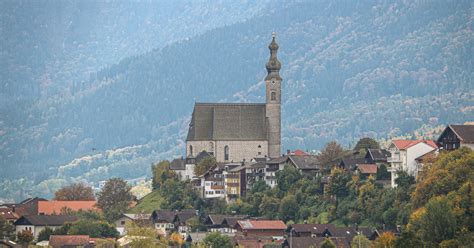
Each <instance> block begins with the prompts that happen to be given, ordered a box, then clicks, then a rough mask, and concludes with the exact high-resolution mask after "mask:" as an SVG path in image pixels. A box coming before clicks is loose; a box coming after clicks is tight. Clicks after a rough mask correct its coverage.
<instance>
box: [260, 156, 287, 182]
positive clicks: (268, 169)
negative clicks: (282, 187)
mask: <svg viewBox="0 0 474 248" xmlns="http://www.w3.org/2000/svg"><path fill="white" fill-rule="evenodd" d="M287 160H288V157H287V156H280V157H278V158H273V159H270V160H268V161H267V162H266V165H265V183H266V184H267V185H268V186H270V187H271V188H273V187H275V186H276V185H277V180H276V172H277V171H280V170H283V169H284V168H285V165H286V162H287Z"/></svg>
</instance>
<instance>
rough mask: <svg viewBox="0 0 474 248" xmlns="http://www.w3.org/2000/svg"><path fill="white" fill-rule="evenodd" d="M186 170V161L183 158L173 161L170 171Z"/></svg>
mask: <svg viewBox="0 0 474 248" xmlns="http://www.w3.org/2000/svg"><path fill="white" fill-rule="evenodd" d="M185 169H186V160H184V159H182V158H176V159H173V161H171V163H170V170H185Z"/></svg>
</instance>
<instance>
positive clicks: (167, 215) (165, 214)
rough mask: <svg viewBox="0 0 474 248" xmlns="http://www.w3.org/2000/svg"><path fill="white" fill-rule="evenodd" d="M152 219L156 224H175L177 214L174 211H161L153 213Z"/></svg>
mask: <svg viewBox="0 0 474 248" xmlns="http://www.w3.org/2000/svg"><path fill="white" fill-rule="evenodd" d="M151 216H152V218H153V220H154V221H155V222H163V221H164V222H166V223H173V222H174V218H175V216H176V212H175V211H173V210H167V209H159V210H155V211H153V213H152V215H151Z"/></svg>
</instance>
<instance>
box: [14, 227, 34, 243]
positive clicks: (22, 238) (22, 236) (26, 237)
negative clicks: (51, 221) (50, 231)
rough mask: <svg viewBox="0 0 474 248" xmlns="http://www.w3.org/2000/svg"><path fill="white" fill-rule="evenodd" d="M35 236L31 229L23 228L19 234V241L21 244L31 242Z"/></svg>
mask: <svg viewBox="0 0 474 248" xmlns="http://www.w3.org/2000/svg"><path fill="white" fill-rule="evenodd" d="M34 238H35V237H34V236H33V233H32V232H31V231H30V230H23V231H21V232H18V234H17V239H18V243H20V244H29V243H31V241H33V239H34Z"/></svg>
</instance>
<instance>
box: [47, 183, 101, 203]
mask: <svg viewBox="0 0 474 248" xmlns="http://www.w3.org/2000/svg"><path fill="white" fill-rule="evenodd" d="M54 199H55V200H58V201H93V200H95V197H94V191H93V190H92V188H91V187H89V186H86V185H85V184H83V183H74V184H71V185H69V186H64V187H62V188H61V189H59V190H58V191H56V192H55V193H54Z"/></svg>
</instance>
